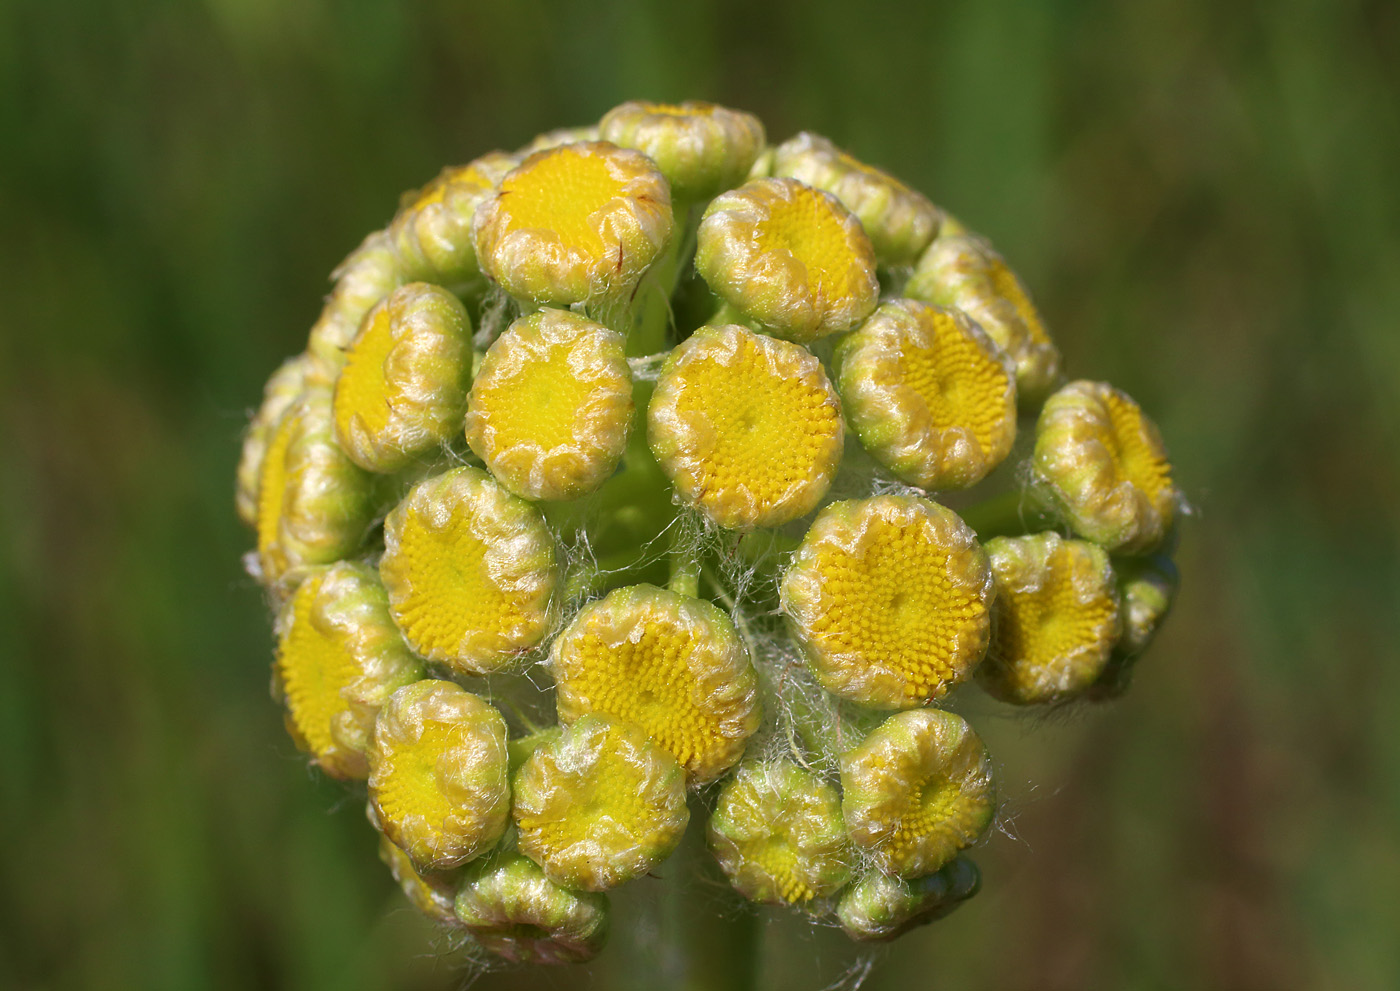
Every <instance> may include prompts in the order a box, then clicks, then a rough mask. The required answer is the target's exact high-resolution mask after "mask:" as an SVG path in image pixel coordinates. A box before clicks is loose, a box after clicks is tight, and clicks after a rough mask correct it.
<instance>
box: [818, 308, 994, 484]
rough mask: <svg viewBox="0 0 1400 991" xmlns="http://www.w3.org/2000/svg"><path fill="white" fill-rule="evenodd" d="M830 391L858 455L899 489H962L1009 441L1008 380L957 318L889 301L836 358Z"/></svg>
mask: <svg viewBox="0 0 1400 991" xmlns="http://www.w3.org/2000/svg"><path fill="white" fill-rule="evenodd" d="M836 358H837V363H838V365H839V367H840V372H839V373H838V375H837V377H836V387H837V389H838V390H840V393H841V401H842V403H843V404H844V406H845V410H846V419H847V420H848V421H849V422H850V424H851V427H852V428H853V429H854V430H855V432H856V433H857V435H859V437H860V440H861V443H862V444H863V445H864V446H865V449H866V450H867V451H869V452H870V453H871V454H873V455H874V456H875V458H876V459H877V460H878V461H879V462H880V463H881V464H883V465H884V466H885V467H887V468H889V469H890V471H892V472H894V473H895V475H896V476H898V477H899V478H900V479H901V480H903V481H905V482H908V483H910V484H911V485H918V486H920V487H922V488H925V489H962V488H967V487H968V486H970V485H975V484H977V483H978V482H980V481H981V480H982V479H983V478H985V477H986V476H987V473H988V472H990V471H991V470H992V469H993V468H995V467H996V466H997V465H998V464H1000V463H1001V461H1002V460H1003V459H1004V458H1005V457H1006V456H1007V454H1009V453H1010V452H1011V443H1012V441H1014V440H1015V439H1016V375H1015V371H1014V370H1013V369H1012V368H1011V367H1010V366H1009V362H1007V361H1006V359H1005V357H1004V355H1003V353H1002V352H1001V350H1000V349H999V348H998V347H997V346H996V345H995V344H993V343H992V342H991V340H990V339H988V337H987V335H986V334H984V333H983V332H982V329H981V328H980V327H978V326H977V325H976V324H975V323H973V322H972V321H971V320H969V319H968V318H967V317H966V316H965V315H964V314H963V313H962V312H960V311H958V310H954V309H945V308H943V307H938V306H929V305H927V304H925V303H920V302H917V301H915V300H912V299H896V300H894V301H892V302H889V303H886V304H884V305H883V306H881V307H880V308H879V309H878V310H876V311H875V314H874V316H872V317H871V318H870V319H869V320H867V321H866V322H865V323H864V324H863V325H862V326H861V328H860V329H859V330H857V331H856V332H855V333H854V334H851V335H850V336H848V337H846V338H844V339H843V340H842V341H841V344H840V346H839V347H838V349H837V353H836Z"/></svg>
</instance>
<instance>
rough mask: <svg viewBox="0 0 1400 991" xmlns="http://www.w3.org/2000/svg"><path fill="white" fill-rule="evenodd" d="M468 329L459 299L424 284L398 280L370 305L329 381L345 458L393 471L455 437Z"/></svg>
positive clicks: (465, 383) (468, 365) (468, 363)
mask: <svg viewBox="0 0 1400 991" xmlns="http://www.w3.org/2000/svg"><path fill="white" fill-rule="evenodd" d="M471 335H472V325H471V318H470V317H468V316H467V311H466V308H465V307H464V306H463V305H462V303H461V301H460V300H458V299H457V297H456V296H454V295H452V294H451V293H450V292H448V291H447V290H446V289H443V288H442V287H440V286H435V285H432V284H430V283H427V282H410V283H409V284H408V285H405V286H400V287H399V288H397V289H395V290H394V291H393V292H391V293H390V294H389V295H388V296H387V297H385V298H384V299H383V300H381V301H380V302H379V303H377V304H376V305H375V306H374V308H373V309H371V310H370V312H369V314H368V315H367V316H366V317H365V320H364V322H363V323H362V324H361V325H360V331H359V333H358V334H356V335H355V339H354V341H352V342H351V344H350V348H349V350H348V352H347V354H346V363H345V367H344V368H343V369H342V370H341V372H340V377H339V378H338V379H337V380H336V384H335V402H334V412H335V430H336V439H337V440H338V441H339V442H340V446H341V449H342V450H344V451H345V453H346V454H348V455H349V456H350V458H351V460H353V461H354V462H355V463H356V464H358V465H359V466H360V467H361V468H365V469H367V470H368V471H377V472H392V471H397V470H399V469H400V468H404V467H406V466H407V465H408V464H410V463H411V462H412V461H413V460H415V459H416V458H420V457H422V456H423V455H425V454H427V453H428V452H429V451H431V450H433V449H434V448H437V447H440V446H441V445H442V444H445V443H446V442H447V441H448V440H450V439H451V438H452V437H454V436H456V434H457V431H459V430H460V429H461V428H462V417H463V415H464V412H465V410H466V405H467V389H468V387H469V386H470V384H471V373H472V345H471Z"/></svg>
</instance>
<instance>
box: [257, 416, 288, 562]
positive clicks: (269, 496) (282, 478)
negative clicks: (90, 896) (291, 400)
mask: <svg viewBox="0 0 1400 991" xmlns="http://www.w3.org/2000/svg"><path fill="white" fill-rule="evenodd" d="M295 427H296V424H295V422H294V419H293V416H292V414H291V413H290V412H288V413H286V414H284V415H283V417H282V419H281V420H280V421H279V422H278V424H277V429H276V431H274V432H273V435H272V440H271V442H269V443H268V445H267V453H266V454H264V455H263V463H262V472H261V476H262V477H261V478H260V479H259V480H258V554H259V555H261V556H262V557H263V558H264V560H266V558H267V556H268V554H269V552H270V551H271V550H272V549H273V548H274V547H275V546H276V545H277V530H278V526H279V524H280V523H281V521H282V503H283V501H284V499H285V497H286V489H287V450H288V448H289V447H290V446H291V443H292V434H293V433H294V432H295Z"/></svg>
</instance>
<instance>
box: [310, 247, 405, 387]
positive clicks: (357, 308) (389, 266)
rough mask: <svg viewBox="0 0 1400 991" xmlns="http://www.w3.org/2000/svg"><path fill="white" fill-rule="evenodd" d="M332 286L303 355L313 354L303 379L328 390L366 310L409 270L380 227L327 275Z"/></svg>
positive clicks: (333, 382) (390, 289)
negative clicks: (332, 280)
mask: <svg viewBox="0 0 1400 991" xmlns="http://www.w3.org/2000/svg"><path fill="white" fill-rule="evenodd" d="M331 278H332V279H334V280H335V288H334V289H332V290H331V294H330V296H329V297H328V298H327V299H326V305H325V306H324V307H323V308H322V309H321V316H320V317H319V318H318V319H317V321H316V323H315V324H314V325H313V326H312V328H311V335H310V337H309V338H308V339H307V342H306V353H307V355H309V356H310V358H311V364H310V366H309V369H308V374H307V383H308V384H310V385H318V386H324V387H325V388H327V389H329V388H331V387H332V386H334V385H335V379H336V376H337V375H339V374H340V369H341V367H342V366H343V365H344V364H345V350H346V349H347V348H348V347H349V346H350V342H351V341H353V340H354V339H355V335H356V334H357V333H358V332H359V330H360V323H361V322H362V321H363V320H364V318H365V314H366V313H368V312H369V311H370V307H372V306H374V304H375V303H378V302H379V301H380V300H381V299H383V298H384V297H385V296H387V295H389V293H391V292H393V291H394V290H395V289H397V288H398V287H399V286H401V285H403V284H404V283H405V282H407V281H409V280H408V273H407V272H406V271H405V270H404V267H403V263H402V262H401V261H400V259H399V256H398V255H397V254H396V253H395V251H394V245H393V242H392V241H390V239H389V236H388V235H387V234H386V233H385V232H384V231H375V232H374V233H373V234H370V235H369V236H368V237H366V238H365V239H364V241H362V242H361V243H360V246H359V247H358V248H356V249H355V250H354V251H352V252H351V253H350V255H349V257H347V258H346V259H345V260H344V261H343V262H341V263H340V265H338V266H337V267H336V269H335V271H334V272H332V273H331Z"/></svg>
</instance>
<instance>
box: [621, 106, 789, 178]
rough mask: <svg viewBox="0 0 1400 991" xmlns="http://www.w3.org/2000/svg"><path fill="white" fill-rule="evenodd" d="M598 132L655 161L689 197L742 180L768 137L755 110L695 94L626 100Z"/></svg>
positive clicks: (664, 173)
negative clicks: (673, 99)
mask: <svg viewBox="0 0 1400 991" xmlns="http://www.w3.org/2000/svg"><path fill="white" fill-rule="evenodd" d="M598 133H599V135H600V136H601V137H602V139H603V140H604V141H611V142H612V143H613V144H615V145H619V146H621V147H623V148H635V149H637V151H640V152H642V153H643V154H644V155H646V156H647V157H648V158H650V159H651V160H652V161H654V162H655V163H656V167H657V168H659V169H660V170H661V174H662V175H664V176H665V177H666V179H667V180H668V181H669V182H670V183H671V194H672V195H673V196H674V197H675V198H676V199H677V200H681V201H685V202H696V201H698V200H707V199H709V198H710V197H711V196H714V195H715V194H716V193H718V192H719V191H720V190H723V189H729V188H731V187H733V186H737V185H738V184H739V183H740V182H743V180H744V177H745V176H746V175H747V174H748V171H749V167H750V166H752V165H753V163H754V159H756V158H757V157H758V153H759V152H760V151H762V150H763V141H764V136H763V124H762V123H761V122H760V121H759V119H758V118H757V117H755V116H754V115H753V114H746V113H744V112H743V111H741V110H730V109H729V108H728V107H721V106H718V105H717V104H714V103H702V102H698V101H694V100H688V101H686V102H685V103H682V104H679V105H676V104H669V103H648V102H646V101H644V100H633V101H631V102H628V103H624V104H622V105H621V106H619V107H614V108H613V109H612V110H609V111H608V112H607V114H606V115H604V117H603V120H602V122H601V123H600V124H599V125H598Z"/></svg>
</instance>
